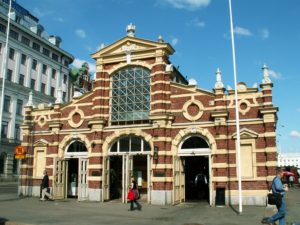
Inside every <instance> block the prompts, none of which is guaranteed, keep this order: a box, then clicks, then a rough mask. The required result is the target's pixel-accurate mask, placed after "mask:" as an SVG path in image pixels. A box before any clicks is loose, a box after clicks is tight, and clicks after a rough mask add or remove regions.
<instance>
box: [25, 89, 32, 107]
mask: <svg viewBox="0 0 300 225" xmlns="http://www.w3.org/2000/svg"><path fill="white" fill-rule="evenodd" d="M26 106H32V107H33V101H32V91H31V92H29V97H28V102H27V104H26Z"/></svg>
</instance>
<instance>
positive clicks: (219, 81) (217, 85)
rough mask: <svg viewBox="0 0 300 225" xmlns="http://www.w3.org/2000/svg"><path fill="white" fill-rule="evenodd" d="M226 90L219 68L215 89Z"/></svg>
mask: <svg viewBox="0 0 300 225" xmlns="http://www.w3.org/2000/svg"><path fill="white" fill-rule="evenodd" d="M218 88H219V89H220V88H224V84H223V82H222V72H221V70H220V69H219V68H217V71H216V83H215V89H218Z"/></svg>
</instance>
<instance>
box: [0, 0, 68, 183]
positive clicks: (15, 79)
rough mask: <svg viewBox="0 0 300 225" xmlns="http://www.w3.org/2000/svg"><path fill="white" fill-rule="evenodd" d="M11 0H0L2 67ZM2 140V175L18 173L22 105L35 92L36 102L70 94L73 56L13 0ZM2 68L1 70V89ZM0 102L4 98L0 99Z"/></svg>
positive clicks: (8, 176)
mask: <svg viewBox="0 0 300 225" xmlns="http://www.w3.org/2000/svg"><path fill="white" fill-rule="evenodd" d="M8 6H9V0H0V68H3V67H2V66H3V65H2V64H3V62H4V57H5V56H4V55H5V54H4V53H5V45H6V32H8V30H7V26H8V23H7V19H8V16H7V15H8ZM10 21H11V22H10V31H9V40H8V51H7V63H6V68H4V69H5V70H4V71H6V73H5V79H6V80H5V86H4V96H3V99H4V104H3V114H2V116H1V117H2V118H0V119H1V120H2V129H1V142H0V179H1V178H3V177H4V178H11V177H13V176H14V174H17V163H16V160H14V151H15V147H16V146H17V145H18V144H20V143H21V139H22V135H21V131H20V125H21V124H22V122H23V115H24V112H23V108H24V106H25V105H26V104H27V101H28V97H29V93H30V92H32V96H33V99H32V100H33V104H34V105H38V104H40V103H47V104H48V103H54V101H55V99H56V98H57V97H58V90H61V92H60V95H62V99H63V101H69V100H70V98H71V92H70V91H71V90H72V88H70V87H71V83H70V78H69V64H71V63H72V62H73V60H74V57H73V56H72V55H71V54H69V53H68V52H66V51H64V50H63V49H61V48H60V43H61V39H60V38H59V37H58V36H53V35H50V36H49V35H48V34H47V33H46V32H45V30H44V28H43V26H41V25H40V24H39V20H38V19H37V18H36V17H34V16H33V15H32V14H31V13H30V12H29V11H28V10H26V9H24V8H23V7H22V6H20V5H19V4H18V3H17V2H16V1H12V10H11V20H10ZM2 78H3V70H1V73H0V91H1V92H0V93H2V83H3V79H2ZM0 104H1V99H0Z"/></svg>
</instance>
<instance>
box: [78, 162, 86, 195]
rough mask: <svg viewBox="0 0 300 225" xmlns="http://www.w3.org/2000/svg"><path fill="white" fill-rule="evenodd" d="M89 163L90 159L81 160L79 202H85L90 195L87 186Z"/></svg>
mask: <svg viewBox="0 0 300 225" xmlns="http://www.w3.org/2000/svg"><path fill="white" fill-rule="evenodd" d="M87 161H88V159H84V158H79V175H78V178H79V181H78V200H79V201H84V200H86V199H87V197H88V196H87V195H88V184H87Z"/></svg>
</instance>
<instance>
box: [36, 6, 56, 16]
mask: <svg viewBox="0 0 300 225" xmlns="http://www.w3.org/2000/svg"><path fill="white" fill-rule="evenodd" d="M33 14H34V15H36V16H37V17H43V16H46V15H50V14H52V11H42V10H40V9H39V8H34V9H33Z"/></svg>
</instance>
